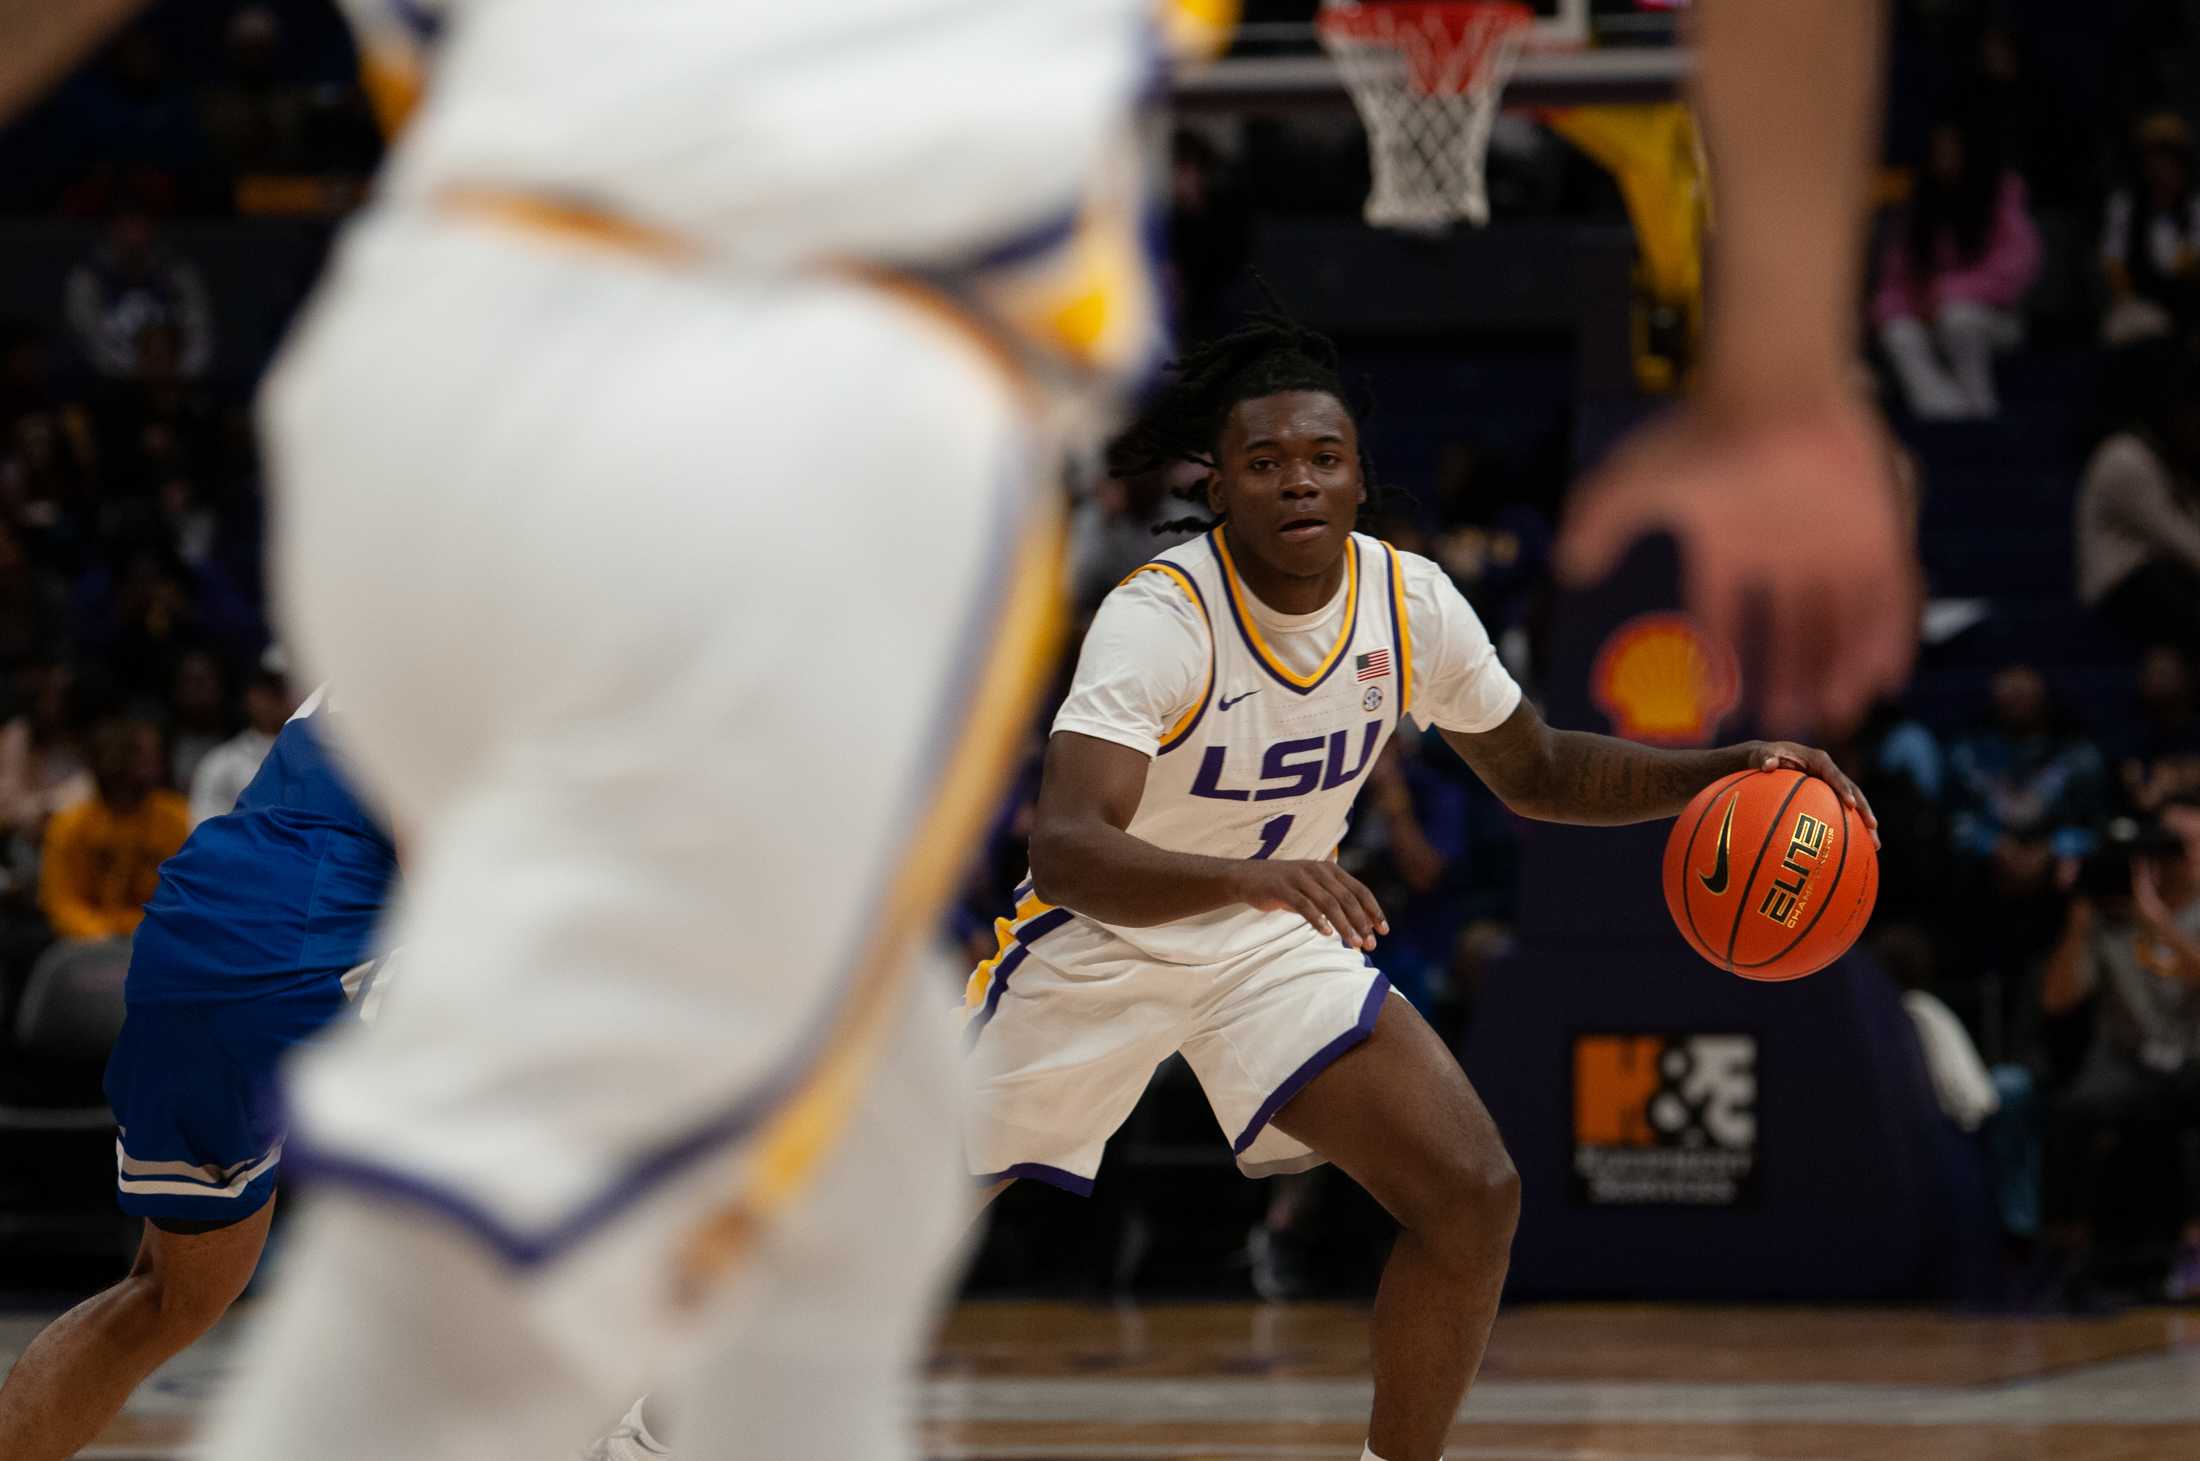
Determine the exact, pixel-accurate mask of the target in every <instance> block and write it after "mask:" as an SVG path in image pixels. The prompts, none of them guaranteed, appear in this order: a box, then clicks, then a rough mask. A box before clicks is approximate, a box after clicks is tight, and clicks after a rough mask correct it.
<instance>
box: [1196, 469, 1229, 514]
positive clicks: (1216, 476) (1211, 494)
mask: <svg viewBox="0 0 2200 1461" xmlns="http://www.w3.org/2000/svg"><path fill="white" fill-rule="evenodd" d="M1200 486H1201V488H1202V490H1203V491H1204V493H1205V495H1206V498H1207V510H1208V511H1209V512H1211V513H1213V514H1214V515H1215V516H1216V517H1222V516H1224V515H1225V514H1227V513H1228V512H1229V509H1228V508H1227V507H1224V506H1223V505H1222V474H1221V473H1220V472H1209V473H1208V474H1207V480H1206V481H1205V482H1203V483H1201V484H1200Z"/></svg>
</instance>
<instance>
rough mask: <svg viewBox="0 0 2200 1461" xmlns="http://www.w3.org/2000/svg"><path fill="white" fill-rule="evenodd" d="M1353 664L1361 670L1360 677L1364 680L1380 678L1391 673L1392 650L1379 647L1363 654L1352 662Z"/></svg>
mask: <svg viewBox="0 0 2200 1461" xmlns="http://www.w3.org/2000/svg"><path fill="white" fill-rule="evenodd" d="M1352 666H1353V668H1354V669H1356V670H1358V671H1359V675H1358V678H1360V679H1362V680H1380V679H1381V678H1382V677H1383V676H1385V675H1387V674H1389V673H1390V651H1389V650H1387V649H1378V650H1374V651H1372V652H1371V653H1368V654H1363V655H1361V656H1360V657H1359V658H1358V659H1355V660H1354V661H1353V662H1352Z"/></svg>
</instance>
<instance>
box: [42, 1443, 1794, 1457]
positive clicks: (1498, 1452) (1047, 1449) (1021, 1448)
mask: <svg viewBox="0 0 2200 1461" xmlns="http://www.w3.org/2000/svg"><path fill="white" fill-rule="evenodd" d="M91 1454H92V1453H91V1452H86V1453H85V1455H86V1456H87V1457H90V1456H91ZM1338 1454H1339V1453H1338V1450H1337V1448H1336V1446H1334V1445H1326V1446H1313V1445H1307V1446H1298V1445H1289V1444H1282V1445H1278V1444H1275V1443H1269V1444H1265V1445H1257V1444H1247V1445H1226V1444H1216V1443H1212V1442H1210V1443H1206V1444H1200V1445H1193V1444H1189V1443H1183V1442H1179V1443H1176V1444H1173V1445H1172V1444H1167V1443H1163V1442H1158V1441H1136V1442H1130V1443H1122V1444H1110V1443H1104V1442H1098V1441H1079V1442H1060V1441H1055V1442H1046V1443H1038V1444H1035V1443H1032V1442H1029V1441H1021V1442H1010V1443H1002V1444H987V1445H982V1446H958V1447H955V1448H954V1449H952V1450H947V1451H942V1450H939V1449H937V1448H934V1449H932V1450H930V1451H929V1452H928V1453H927V1458H926V1461H1143V1458H1147V1457H1153V1458H1158V1461H1205V1458H1207V1457H1217V1458H1221V1457H1240V1456H1242V1457H1247V1458H1257V1461H1295V1458H1297V1457H1302V1456H1303V1457H1310V1458H1320V1461H1336V1457H1337V1455H1338ZM1444 1456H1445V1458H1446V1461H1774V1458H1772V1457H1766V1456H1757V1455H1747V1454H1743V1453H1742V1452H1738V1451H1722V1452H1720V1453H1718V1454H1717V1455H1709V1454H1706V1453H1704V1452H1702V1451H1691V1452H1689V1453H1688V1454H1687V1455H1685V1456H1682V1455H1676V1454H1673V1453H1670V1452H1663V1451H1609V1450H1604V1449H1601V1448H1600V1449H1597V1450H1582V1449H1580V1448H1579V1447H1567V1448H1565V1449H1563V1450H1552V1449H1550V1448H1549V1447H1542V1446H1536V1447H1521V1446H1465V1447H1461V1446H1455V1445H1446V1446H1445V1447H1444ZM130 1461H138V1458H135V1457H133V1458H130ZM156 1461H157V1458H156Z"/></svg>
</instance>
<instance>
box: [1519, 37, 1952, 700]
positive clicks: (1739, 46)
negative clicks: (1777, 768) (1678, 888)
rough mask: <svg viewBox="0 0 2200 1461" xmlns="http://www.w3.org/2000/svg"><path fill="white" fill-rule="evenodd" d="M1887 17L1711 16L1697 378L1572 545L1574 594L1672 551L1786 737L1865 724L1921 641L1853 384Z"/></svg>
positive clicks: (1706, 46)
mask: <svg viewBox="0 0 2200 1461" xmlns="http://www.w3.org/2000/svg"><path fill="white" fill-rule="evenodd" d="M1884 17H1885V7H1884V5H1883V3H1882V0H1789V3H1785V4H1781V5H1765V4H1763V3H1761V0H1701V3H1700V4H1699V5H1698V6H1697V10H1696V18H1697V32H1696V33H1697V43H1698V45H1699V47H1700V50H1701V68H1700V71H1699V79H1698V97H1697V101H1698V105H1699V108H1700V110H1701V113H1702V119H1703V125H1704V132H1705V137H1706V142H1707V145H1708V147H1709V149H1710V153H1711V157H1712V167H1713V178H1714V181H1715V186H1716V188H1717V198H1718V209H1719V228H1718V233H1717V249H1718V254H1717V260H1716V268H1715V271H1714V273H1713V278H1712V293H1711V303H1710V318H1709V324H1708V326H1707V330H1706V334H1707V339H1706V344H1705V351H1704V365H1703V370H1702V374H1701V379H1700V380H1699V381H1698V383H1697V386H1696V390H1695V395H1694V398H1693V399H1692V400H1691V401H1690V402H1689V403H1688V404H1687V405H1686V406H1685V407H1683V408H1682V409H1681V410H1680V411H1678V412H1676V413H1674V414H1673V415H1672V416H1670V417H1668V418H1667V419H1665V420H1663V421H1660V422H1659V423H1658V424H1656V425H1655V426H1653V427H1650V428H1649V429H1647V430H1645V431H1642V432H1639V433H1637V434H1636V435H1635V436H1634V437H1633V438H1631V439H1630V440H1628V441H1627V442H1624V443H1622V445H1621V446H1620V447H1619V449H1618V450H1617V451H1615V452H1614V453H1613V455H1612V457H1611V458H1610V459H1609V460H1608V461H1607V462H1606V463H1605V465H1604V466H1603V467H1602V468H1601V469H1600V470H1599V471H1598V472H1597V473H1596V474H1595V476H1594V477H1593V478H1592V479H1591V480H1590V481H1588V482H1587V483H1585V484H1584V485H1583V486H1582V487H1581V489H1580V490H1579V491H1578V492H1577V494H1576V497H1575V501H1574V502H1573V503H1572V505H1571V509H1570V512H1569V514H1568V520H1567V522H1566V525H1565V530H1564V532H1563V534H1562V536H1561V539H1560V543H1559V570H1560V573H1561V574H1562V575H1563V576H1564V577H1565V578H1566V580H1567V581H1569V582H1571V583H1576V584H1579V583H1584V582H1590V581H1594V580H1595V579H1598V578H1600V577H1602V576H1603V575H1604V574H1605V573H1606V572H1607V571H1608V570H1609V569H1610V568H1611V567H1612V565H1613V564H1614V563H1615V562H1616V561H1617V560H1618V558H1619V557H1620V555H1621V554H1622V553H1624V552H1625V551H1626V549H1627V547H1628V545H1629V544H1631V543H1632V542H1633V541H1634V540H1635V539H1637V538H1638V537H1640V536H1642V535H1643V534H1645V533H1650V532H1656V531H1661V530H1662V531H1667V532H1670V533H1672V534H1673V535H1674V536H1675V537H1676V538H1677V539H1678V540H1679V543H1680V548H1681V553H1682V557H1683V562H1684V566H1685V572H1686V575H1687V601H1688V607H1689V610H1690V611H1691V612H1692V613H1693V614H1695V615H1696V617H1697V618H1698V619H1699V620H1700V621H1701V622H1702V623H1703V625H1704V627H1705V628H1706V629H1707V630H1708V631H1709V632H1711V633H1712V634H1714V635H1716V636H1717V637H1719V638H1720V639H1722V640H1723V641H1725V642H1726V643H1728V644H1732V645H1735V646H1737V647H1746V648H1750V649H1753V650H1754V654H1753V655H1752V656H1751V660H1752V664H1753V667H1754V668H1755V670H1756V678H1757V684H1756V687H1755V688H1756V695H1755V697H1754V698H1755V701H1756V704H1757V706H1758V708H1759V710H1760V711H1761V712H1762V714H1763V716H1764V718H1765V721H1766V723H1767V724H1768V726H1770V727H1772V728H1773V729H1775V731H1793V730H1797V729H1801V728H1803V727H1807V726H1827V727H1833V728H1838V727H1840V726H1842V725H1844V724H1847V723H1850V722H1853V721H1854V720H1855V718H1856V717H1857V716H1859V715H1860V714H1861V713H1862V712H1863V711H1864V709H1865V708H1866V707H1867V706H1868V705H1869V704H1870V703H1871V701H1872V699H1873V698H1874V696H1875V695H1877V694H1878V693H1879V692H1881V691H1883V690H1886V689H1889V688H1892V687H1894V686H1896V685H1898V684H1900V683H1901V682H1902V680H1903V678H1904V677H1905V676H1906V675H1907V674H1908V671H1909V667H1910V658H1911V654H1912V651H1913V649H1914V647H1915V643H1916V637H1917V594H1918V574H1917V569H1916V564H1915V561H1914V557H1913V554H1912V551H1911V548H1910V544H1909V534H1908V531H1907V529H1906V527H1905V524H1904V520H1903V516H1902V510H1901V508H1900V506H1899V505H1898V501H1897V497H1896V494H1895V493H1894V492H1893V491H1892V490H1891V488H1890V481H1889V478H1890V470H1889V453H1888V449H1887V444H1886V439H1885V436H1884V434H1883V432H1882V430H1881V428H1880V427H1879V426H1878V424H1877V423H1876V421H1875V420H1874V419H1873V417H1872V415H1871V413H1870V411H1869V409H1868V408H1867V407H1866V406H1865V405H1864V404H1863V403H1862V402H1860V401H1859V400H1857V399H1856V396H1855V393H1854V387H1853V385H1852V371H1853V368H1854V361H1855V350H1856V341H1855V333H1856V328H1855V318H1856V304H1855V302H1856V299H1857V292H1858V288H1859V274H1860V269H1861V256H1862V252H1863V249H1862V245H1863V232H1864V223H1865V215H1866V189H1867V183H1868V169H1869V164H1870V161H1871V157H1872V154H1873V150H1874V145H1875V142H1876V139H1877V136H1878V107H1879V94H1880V88H1879V81H1880V71H1881V66H1880V51H1881V42H1882V35H1883V31H1884ZM1745 621H1746V627H1747V630H1748V632H1747V633H1745Z"/></svg>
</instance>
